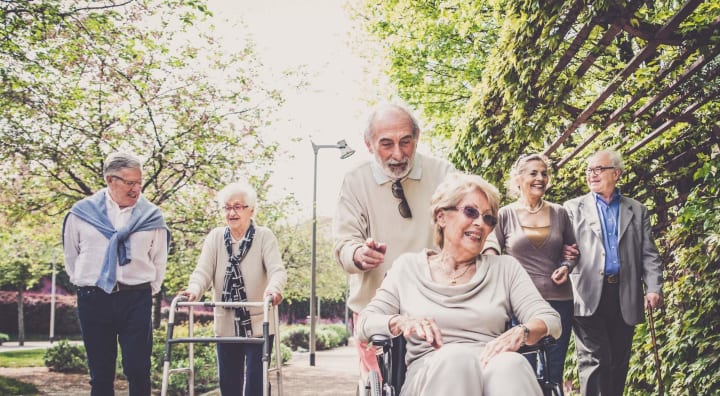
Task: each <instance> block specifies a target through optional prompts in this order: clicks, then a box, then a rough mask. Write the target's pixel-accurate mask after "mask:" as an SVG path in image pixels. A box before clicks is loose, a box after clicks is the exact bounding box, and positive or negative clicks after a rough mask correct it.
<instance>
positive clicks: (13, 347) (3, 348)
mask: <svg viewBox="0 0 720 396" xmlns="http://www.w3.org/2000/svg"><path fill="white" fill-rule="evenodd" d="M70 344H73V345H77V344H82V341H70ZM53 345H57V341H56V342H54V343H51V342H50V341H25V345H23V346H20V345H18V342H17V341H6V342H3V344H2V345H0V353H2V352H10V351H23V350H30V349H47V348H50V347H51V346H53Z"/></svg>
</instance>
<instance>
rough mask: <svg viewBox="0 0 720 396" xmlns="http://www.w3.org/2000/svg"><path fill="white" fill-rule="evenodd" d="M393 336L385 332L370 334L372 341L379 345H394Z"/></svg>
mask: <svg viewBox="0 0 720 396" xmlns="http://www.w3.org/2000/svg"><path fill="white" fill-rule="evenodd" d="M392 339H393V337H391V336H388V335H384V334H374V335H372V336H370V342H371V343H372V344H373V345H374V346H377V347H384V346H390V345H392Z"/></svg>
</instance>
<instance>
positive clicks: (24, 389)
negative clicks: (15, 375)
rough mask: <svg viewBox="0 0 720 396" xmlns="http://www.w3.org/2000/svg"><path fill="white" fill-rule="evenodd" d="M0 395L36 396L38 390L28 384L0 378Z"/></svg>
mask: <svg viewBox="0 0 720 396" xmlns="http://www.w3.org/2000/svg"><path fill="white" fill-rule="evenodd" d="M0 394H3V395H37V394H38V389H37V387H36V386H35V385H33V384H28V383H25V382H22V381H18V380H15V379H12V378H7V377H3V376H0Z"/></svg>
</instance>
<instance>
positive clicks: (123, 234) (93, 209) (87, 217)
mask: <svg viewBox="0 0 720 396" xmlns="http://www.w3.org/2000/svg"><path fill="white" fill-rule="evenodd" d="M105 194H107V189H102V190H100V191H98V192H97V193H95V194H93V195H92V196H90V197H87V198H85V199H83V200H81V201H78V202H77V203H75V205H73V207H72V209H70V213H72V214H74V215H75V216H77V217H79V218H80V219H81V220H83V221H85V222H86V223H88V224H90V225H91V226H93V227H95V229H97V230H98V231H99V232H100V233H101V234H102V235H103V236H104V237H105V238H107V239H109V243H108V247H107V250H106V251H105V257H104V258H103V262H102V270H101V271H100V277H99V278H98V280H97V282H96V283H95V284H96V285H97V286H98V287H99V288H101V289H103V290H105V292H106V293H111V292H112V290H113V288H115V282H116V279H117V274H116V272H117V266H116V264H120V265H127V264H129V263H130V261H131V259H130V257H132V256H131V255H130V243H128V238H130V234H132V233H133V232H138V231H149V230H155V229H158V228H164V229H165V230H166V231H167V238H168V239H167V240H168V248H169V247H170V230H169V229H168V227H167V225H166V224H165V219H163V216H162V213H161V212H160V209H159V208H158V207H157V206H155V205H154V204H153V203H151V202H150V201H148V200H147V199H145V197H143V196H140V199H138V201H137V204H135V207H134V208H133V211H132V214H131V215H130V220H129V221H128V223H127V225H125V227H121V228H120V229H119V230H116V229H115V227H114V226H113V225H112V223H111V222H110V219H109V218H108V216H107V208H106V207H105V200H106V198H105ZM70 213H68V215H69V214H70ZM65 221H67V216H66V217H65ZM64 228H65V225H64V222H63V235H64V234H65V230H64Z"/></svg>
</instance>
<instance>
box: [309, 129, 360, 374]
mask: <svg viewBox="0 0 720 396" xmlns="http://www.w3.org/2000/svg"><path fill="white" fill-rule="evenodd" d="M310 143H311V144H312V148H313V153H314V154H315V164H314V167H313V205H312V208H313V213H312V259H311V261H310V365H311V366H314V365H315V325H316V319H315V316H316V315H317V314H316V313H315V310H316V303H315V300H316V296H315V283H316V282H315V268H316V265H315V250H316V241H317V214H316V208H317V157H318V151H320V149H323V148H336V149H339V150H340V159H345V158H348V157H349V156H351V155H353V154H355V150H353V149H351V148H350V147H349V146H348V145H347V143H345V141H344V140H341V141H339V142H337V144H315V143H314V142H313V141H312V140H311V141H310Z"/></svg>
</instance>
